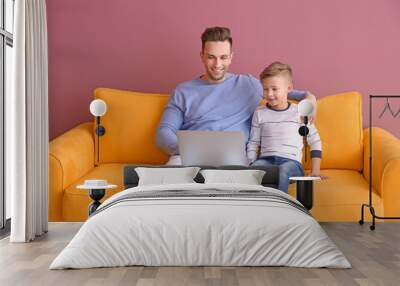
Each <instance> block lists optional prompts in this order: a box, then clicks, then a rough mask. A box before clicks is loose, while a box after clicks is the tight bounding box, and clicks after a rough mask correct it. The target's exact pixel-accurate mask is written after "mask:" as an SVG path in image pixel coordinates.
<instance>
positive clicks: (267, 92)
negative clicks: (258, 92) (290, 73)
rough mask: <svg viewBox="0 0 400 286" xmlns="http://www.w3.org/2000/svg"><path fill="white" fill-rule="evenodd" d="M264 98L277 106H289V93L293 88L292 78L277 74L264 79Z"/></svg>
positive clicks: (271, 104) (273, 105)
mask: <svg viewBox="0 0 400 286" xmlns="http://www.w3.org/2000/svg"><path fill="white" fill-rule="evenodd" d="M262 85H263V88H264V98H265V99H266V100H267V101H268V104H269V105H270V106H272V107H275V108H285V107H286V106H287V95H288V93H289V91H291V90H292V89H293V86H292V83H291V81H290V79H289V78H288V77H287V76H286V75H276V76H272V77H267V78H265V79H263V80H262Z"/></svg>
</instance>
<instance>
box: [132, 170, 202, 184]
mask: <svg viewBox="0 0 400 286" xmlns="http://www.w3.org/2000/svg"><path fill="white" fill-rule="evenodd" d="M199 170H200V168H199V167H184V168H146V167H137V168H135V171H136V173H137V174H138V176H139V183H138V186H148V185H166V184H187V183H195V181H193V179H194V178H195V177H196V175H197V173H198V172H199Z"/></svg>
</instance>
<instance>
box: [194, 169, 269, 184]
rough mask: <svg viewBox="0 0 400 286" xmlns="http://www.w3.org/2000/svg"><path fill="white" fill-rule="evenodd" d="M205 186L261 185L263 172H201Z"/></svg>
mask: <svg viewBox="0 0 400 286" xmlns="http://www.w3.org/2000/svg"><path fill="white" fill-rule="evenodd" d="M200 174H202V175H203V177H204V180H205V182H204V183H206V184H210V183H226V184H246V185H261V182H262V179H263V177H264V175H265V171H262V170H202V171H200Z"/></svg>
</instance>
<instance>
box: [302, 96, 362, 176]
mask: <svg viewBox="0 0 400 286" xmlns="http://www.w3.org/2000/svg"><path fill="white" fill-rule="evenodd" d="M361 104H362V102H361V94H359V93H358V92H347V93H341V94H336V95H332V96H325V97H322V98H321V99H319V100H318V106H317V112H318V114H317V121H316V127H317V129H318V132H319V134H320V137H321V141H322V162H321V168H322V169H347V170H356V171H361V170H362V168H363V129H362V114H361V112H362V111H361ZM308 150H309V149H308ZM307 156H308V160H307V162H305V167H306V169H310V165H311V164H310V161H311V160H310V159H309V155H307ZM303 159H304V156H303Z"/></svg>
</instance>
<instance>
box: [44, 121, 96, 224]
mask: <svg viewBox="0 0 400 286" xmlns="http://www.w3.org/2000/svg"><path fill="white" fill-rule="evenodd" d="M94 152H95V151H94V137H93V123H91V122H87V123H83V124H80V125H78V126H77V127H74V128H72V129H71V130H69V131H67V132H66V133H64V134H62V135H60V136H59V137H57V138H55V139H54V140H52V141H51V142H50V146H49V220H50V221H60V220H63V218H62V198H63V191H64V189H66V188H67V187H68V186H69V185H71V184H72V183H74V182H75V181H76V180H78V179H79V178H80V177H82V176H83V175H85V174H86V173H88V172H89V171H90V170H91V169H93V168H94Z"/></svg>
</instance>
